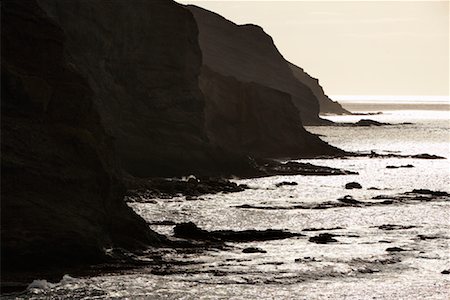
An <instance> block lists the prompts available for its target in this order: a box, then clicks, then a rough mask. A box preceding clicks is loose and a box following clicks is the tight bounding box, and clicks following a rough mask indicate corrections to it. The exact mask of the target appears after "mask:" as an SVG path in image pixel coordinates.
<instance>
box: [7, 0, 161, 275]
mask: <svg viewBox="0 0 450 300" xmlns="http://www.w3.org/2000/svg"><path fill="white" fill-rule="evenodd" d="M1 20H2V26H1V36H2V40H1V43H2V45H1V46H2V49H1V50H2V51H1V59H2V64H1V72H2V77H1V106H2V110H1V152H2V155H1V172H2V178H1V214H2V215H1V239H2V240H1V256H2V271H5V270H15V271H17V270H19V269H23V268H25V269H31V268H33V267H38V266H41V267H43V268H50V267H52V266H56V265H57V266H60V267H62V266H65V265H72V264H79V263H87V262H98V261H102V260H103V259H104V258H105V253H104V250H105V249H107V248H110V247H124V248H128V249H136V248H140V247H143V246H146V245H151V244H153V245H156V244H158V243H159V237H158V236H157V235H156V234H154V233H153V232H151V231H150V230H149V229H148V226H147V224H146V223H145V221H144V220H143V219H141V218H140V217H139V216H138V215H137V214H135V213H134V212H133V211H132V210H131V209H130V208H129V207H128V206H127V205H126V204H125V203H124V202H123V195H124V192H125V191H124V187H123V185H122V184H121V180H120V175H119V169H118V168H117V165H116V161H115V154H114V148H113V145H112V140H111V138H110V137H109V136H108V135H107V134H106V133H105V131H104V130H103V127H102V125H101V123H100V119H99V116H98V113H97V110H96V106H95V105H94V103H93V95H94V93H93V91H92V88H91V87H90V85H89V83H88V81H87V80H85V78H83V76H81V75H80V73H79V72H78V70H77V69H76V68H75V67H74V66H73V65H71V64H70V63H69V62H68V61H67V60H66V58H65V56H64V55H63V53H64V51H65V50H66V48H65V47H66V42H65V40H66V37H65V34H64V32H63V30H62V29H61V28H60V27H58V26H57V25H56V24H55V23H54V22H52V21H51V20H50V19H49V18H48V17H47V16H46V14H45V13H44V12H43V11H42V10H41V9H40V7H39V6H38V5H37V4H36V2H35V1H2V9H1ZM3 275H5V274H2V276H3Z"/></svg>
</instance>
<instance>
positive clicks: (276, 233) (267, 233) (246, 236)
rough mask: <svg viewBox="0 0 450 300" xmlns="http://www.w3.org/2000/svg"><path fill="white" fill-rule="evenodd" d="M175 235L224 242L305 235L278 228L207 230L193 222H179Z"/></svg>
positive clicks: (266, 239)
mask: <svg viewBox="0 0 450 300" xmlns="http://www.w3.org/2000/svg"><path fill="white" fill-rule="evenodd" d="M174 236H175V237H179V238H187V239H197V240H213V241H223V242H251V241H269V240H278V239H287V238H291V237H298V236H304V235H303V234H300V233H292V232H288V231H283V230H277V229H267V230H243V231H233V230H216V231H206V230H203V229H200V228H199V227H198V226H197V225H195V224H194V223H192V222H188V223H182V224H178V225H176V226H175V228H174Z"/></svg>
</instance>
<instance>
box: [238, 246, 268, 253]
mask: <svg viewBox="0 0 450 300" xmlns="http://www.w3.org/2000/svg"><path fill="white" fill-rule="evenodd" d="M242 253H267V251H266V250H263V249H261V248H257V247H248V248H245V249H244V250H242Z"/></svg>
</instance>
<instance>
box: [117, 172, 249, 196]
mask: <svg viewBox="0 0 450 300" xmlns="http://www.w3.org/2000/svg"><path fill="white" fill-rule="evenodd" d="M126 184H127V187H128V188H129V191H128V193H127V201H129V202H133V201H134V202H147V201H152V200H151V199H152V198H171V197H174V196H178V195H180V194H181V195H185V196H187V197H189V198H188V199H191V200H192V199H196V198H195V197H198V196H201V195H204V194H217V193H237V192H242V191H244V190H245V189H248V188H249V187H248V186H247V185H242V184H237V183H235V182H231V181H229V180H228V179H224V178H214V177H199V178H195V179H194V178H190V179H188V180H180V179H176V178H173V179H166V178H151V179H141V178H127V180H126ZM149 199H150V200H149Z"/></svg>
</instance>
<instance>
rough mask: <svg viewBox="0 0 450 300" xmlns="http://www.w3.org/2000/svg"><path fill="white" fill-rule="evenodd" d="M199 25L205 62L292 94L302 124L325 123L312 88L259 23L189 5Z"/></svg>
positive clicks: (240, 78) (244, 78) (247, 80)
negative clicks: (238, 20)
mask: <svg viewBox="0 0 450 300" xmlns="http://www.w3.org/2000/svg"><path fill="white" fill-rule="evenodd" d="M187 7H188V9H189V10H190V11H191V12H192V13H193V14H194V17H195V20H196V21H197V24H198V27H199V32H200V34H199V40H200V47H201V49H202V52H203V64H204V65H206V66H208V67H209V68H211V69H212V70H213V71H216V72H218V73H220V74H222V75H225V76H233V77H235V78H236V79H237V80H240V81H243V82H256V83H259V84H261V85H265V86H268V87H270V88H273V89H277V90H280V91H282V92H285V93H288V94H290V95H291V96H292V102H293V103H294V105H295V106H296V107H297V108H298V110H299V111H300V115H301V119H302V121H303V124H318V123H324V121H323V120H321V119H320V118H319V103H318V100H317V98H316V96H315V95H314V94H313V92H312V91H311V89H310V88H309V87H308V86H306V85H305V84H303V83H302V82H300V81H299V80H297V78H295V77H294V75H293V73H292V70H291V69H290V68H289V65H288V64H287V62H286V60H285V59H284V58H283V56H282V55H281V54H280V52H279V51H278V49H277V48H276V46H275V45H274V43H273V40H272V38H271V37H270V36H269V35H268V34H266V33H265V32H264V31H263V29H262V28H261V27H259V26H256V25H251V24H247V25H236V24H235V23H233V22H231V21H229V20H227V19H225V18H223V17H222V16H220V15H218V14H215V13H213V12H211V11H208V10H205V9H203V8H200V7H197V6H192V5H188V6H187Z"/></svg>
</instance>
